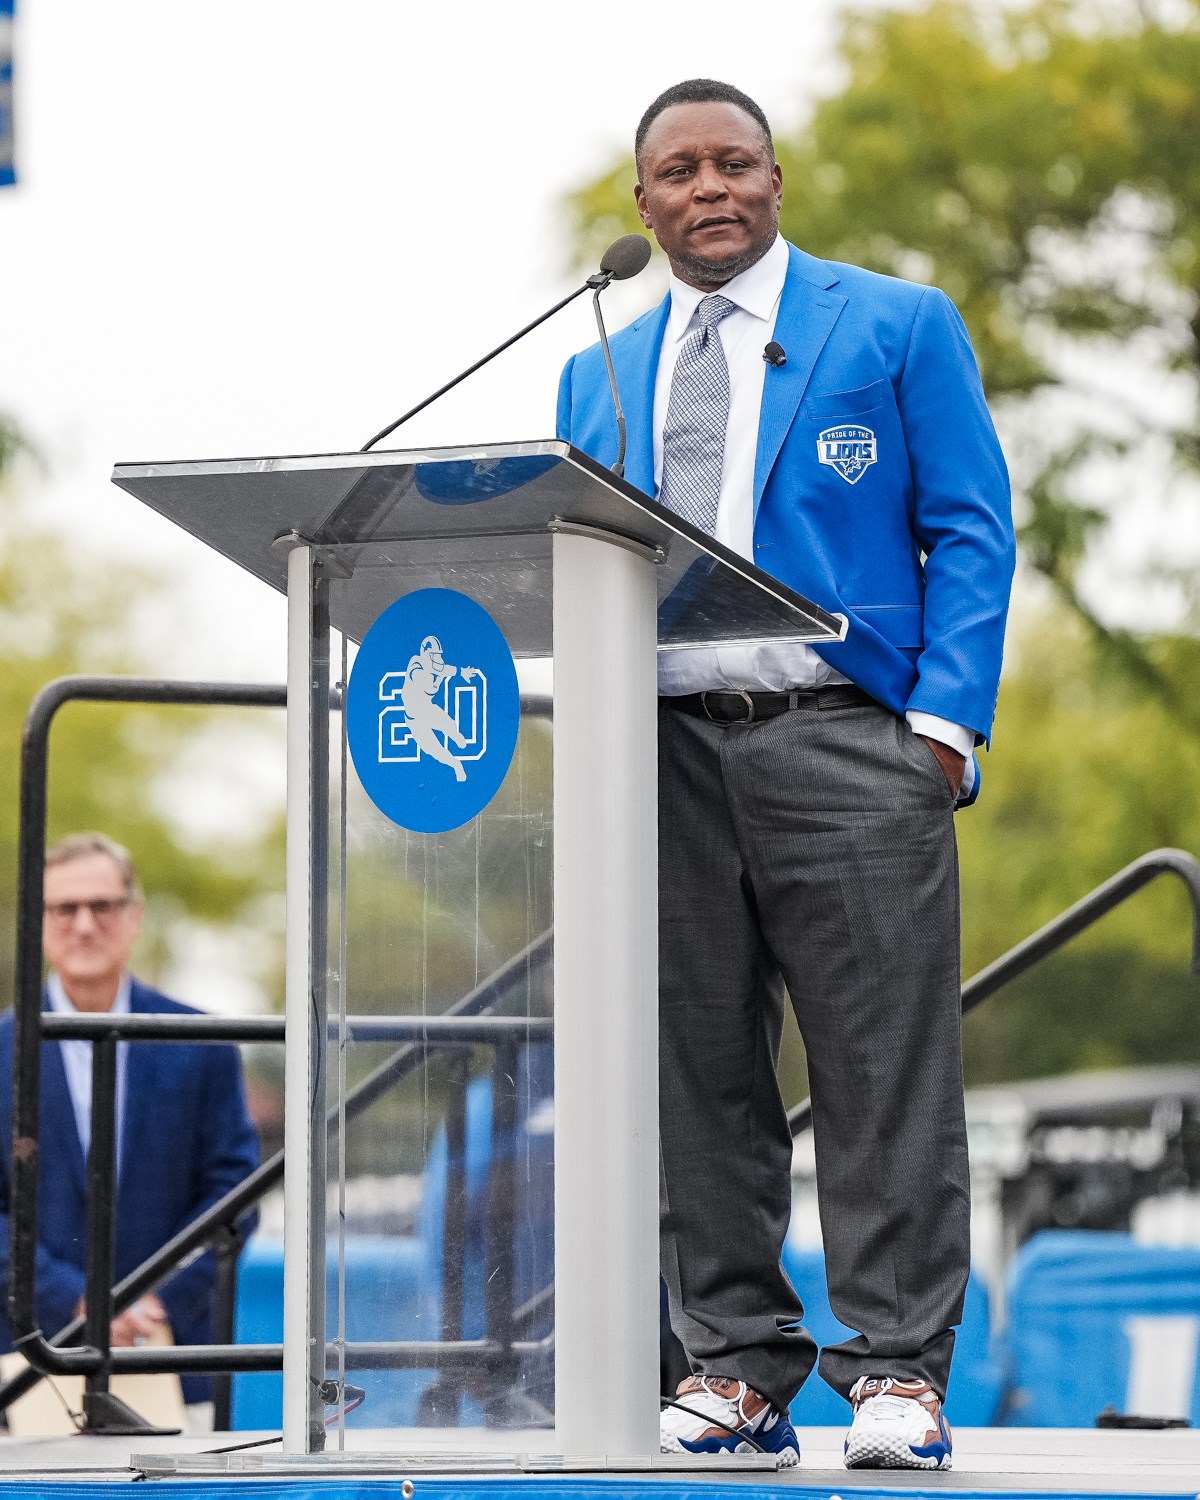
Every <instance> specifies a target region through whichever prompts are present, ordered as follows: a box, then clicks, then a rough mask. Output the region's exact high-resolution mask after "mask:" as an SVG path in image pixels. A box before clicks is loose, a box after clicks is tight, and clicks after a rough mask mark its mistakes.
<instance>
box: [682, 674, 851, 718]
mask: <svg viewBox="0 0 1200 1500" xmlns="http://www.w3.org/2000/svg"><path fill="white" fill-rule="evenodd" d="M658 701H659V703H660V704H661V705H662V706H663V707H664V708H674V709H677V710H678V711H679V712H680V713H682V714H692V715H693V716H694V717H695V718H697V719H708V720H710V721H711V722H712V723H713V724H753V723H755V722H756V721H757V720H759V719H774V718H775V717H776V716H777V715H779V714H786V713H790V712H791V710H792V709H794V708H800V709H805V708H807V709H829V708H856V707H859V706H861V705H864V704H869V703H874V702H875V699H874V698H872V697H871V696H870V694H869V693H864V692H863V690H862V689H861V688H856V687H854V686H853V685H852V684H850V683H846V684H841V683H838V684H835V685H833V686H832V687H819V688H792V689H790V690H789V691H788V692H786V693H750V692H744V691H742V690H741V689H730V688H721V689H719V690H718V689H714V688H710V689H709V690H708V692H706V693H686V694H682V695H681V696H679V697H676V698H660V699H659V700H658Z"/></svg>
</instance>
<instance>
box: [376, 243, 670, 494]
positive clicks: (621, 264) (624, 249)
mask: <svg viewBox="0 0 1200 1500" xmlns="http://www.w3.org/2000/svg"><path fill="white" fill-rule="evenodd" d="M649 259H650V241H649V240H648V239H647V238H646V237H645V235H642V234H623V235H622V236H621V238H620V239H619V240H614V241H613V242H612V244H611V245H610V246H609V247H608V249H607V250H606V251H605V252H604V254H603V255H602V256H601V257H600V269H599V271H598V272H596V273H595V275H592V276H589V277H588V279H587V280H586V281H585V282H584V283H583V285H582V286H580V287H576V288H575V290H574V291H573V292H571V293H569V294H568V295H567V296H565V297H564V298H563V299H562V301H561V302H556V303H555V304H554V306H553V307H551V308H550V309H548V311H546V312H544V313H542V315H541V316H540V317H537V318H534V320H533V322H532V323H526V325H525V327H524V328H522V329H519V330H518V331H517V332H516V333H514V334H513V335H512V337H511V338H507V339H505V340H504V342H503V343H502V344H498V345H497V346H496V348H495V349H493V350H492V351H491V353H490V354H485V355H484V356H483V358H482V359H477V360H476V361H475V363H474V364H473V365H471V366H470V368H469V369H466V370H464V371H463V372H462V374H461V375H456V376H455V377H454V379H453V380H448V381H447V382H446V384H445V385H443V386H440V387H439V388H438V389H437V390H436V391H434V393H433V395H432V396H426V397H425V399H424V401H418V402H417V404H416V406H414V407H411V408H410V409H409V410H408V411H406V412H405V413H404V415H403V416H402V417H397V418H396V420H395V421H394V422H391V423H389V424H388V426H386V427H384V428H382V429H381V430H380V431H379V432H377V433H376V434H375V436H374V437H373V438H371V439H370V441H369V442H366V443H364V444H363V445H362V447H361V448H360V449H359V452H360V453H366V452H367V451H368V450H369V449H371V448H373V447H374V446H375V444H376V443H379V442H382V441H383V439H384V438H385V437H387V436H388V435H389V434H390V433H393V432H395V430H396V428H397V427H400V426H402V425H403V424H404V423H405V422H407V421H408V419H409V418H410V417H415V416H416V415H417V413H418V412H420V411H424V410H425V408H426V407H427V406H432V405H433V403H434V402H435V401H436V400H437V399H438V398H439V397H440V396H444V395H445V394H446V392H447V391H452V390H453V389H454V387H455V386H456V385H459V384H460V383H461V382H462V381H464V380H465V379H466V378H467V376H468V375H474V373H475V371H476V370H481V369H482V368H483V367H484V365H486V364H489V363H490V362H491V361H492V360H493V359H495V358H496V356H497V355H498V354H503V353H504V351H505V350H506V349H509V348H511V347H512V345H513V344H515V343H516V342H517V341H518V339H523V338H524V337H525V335H526V334H527V333H532V332H533V330H534V329H535V328H538V327H540V326H541V325H542V324H543V323H544V322H545V321H546V319H547V318H552V317H553V316H554V314H555V313H556V312H561V311H562V309H563V308H564V307H566V305H567V303H568V302H574V300H575V298H576V297H582V296H583V294H584V292H592V293H594V298H595V305H596V320H597V322H598V323H599V324H600V339H601V343H602V344H603V346H604V359H605V364H606V365H607V368H608V379H609V385H610V388H611V390H612V393H613V401H614V403H615V404H616V406H617V428H618V432H619V435H620V454H619V457H618V460H617V462H618V464H620V465H621V467H620V468H617V469H616V472H617V473H618V474H620V473H622V472H623V470H624V457H625V418H624V415H623V414H622V413H621V410H620V400H619V398H618V397H617V382H616V378H615V376H614V375H613V368H612V360H611V359H610V358H609V353H608V339H607V337H606V335H605V333H604V322H603V319H602V318H601V316H600V293H601V292H602V291H603V290H604V288H605V287H606V286H608V284H609V283H610V282H612V281H628V280H629V278H630V277H631V276H636V275H637V274H638V272H639V271H642V270H645V268H646V263H647V262H648V261H649Z"/></svg>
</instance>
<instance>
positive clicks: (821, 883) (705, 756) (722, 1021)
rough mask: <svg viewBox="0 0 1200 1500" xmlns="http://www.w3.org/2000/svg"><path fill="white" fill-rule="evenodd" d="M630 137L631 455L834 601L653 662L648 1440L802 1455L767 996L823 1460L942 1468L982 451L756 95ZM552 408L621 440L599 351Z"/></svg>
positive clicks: (989, 449) (999, 465) (743, 549)
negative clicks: (808, 1206) (827, 223)
mask: <svg viewBox="0 0 1200 1500" xmlns="http://www.w3.org/2000/svg"><path fill="white" fill-rule="evenodd" d="M635 151H636V156H637V165H638V177H639V182H638V186H637V190H636V196H637V206H638V210H639V212H640V214H641V217H642V221H643V223H644V224H645V225H646V226H647V228H649V229H651V230H652V231H653V232H654V234H655V236H656V238H657V239H658V242H659V244H660V245H661V246H662V248H663V250H664V251H665V252H666V255H667V259H668V261H669V263H670V267H671V285H670V292H669V294H668V296H667V297H666V299H665V300H664V301H663V303H662V304H660V306H659V307H657V308H656V309H654V310H653V311H651V312H649V313H646V314H644V315H643V316H642V317H641V318H639V319H637V320H636V321H635V322H634V323H632V324H631V325H630V326H629V327H628V328H626V329H624V330H623V331H622V332H621V333H619V334H617V335H616V336H615V337H614V338H613V340H612V354H613V360H614V365H615V367H616V369H617V374H618V379H619V380H620V381H621V393H622V399H623V402H624V405H625V409H626V417H627V422H628V432H629V461H628V472H630V473H637V472H639V464H640V471H641V472H643V473H646V474H649V473H651V472H652V473H653V475H654V485H655V492H656V496H657V499H658V501H659V503H660V504H662V505H664V506H666V507H668V508H670V509H672V510H674V511H676V512H677V513H678V514H679V515H681V516H682V517H684V518H685V519H687V520H688V521H690V522H691V523H692V524H693V525H695V526H697V527H699V528H701V529H702V530H704V531H706V532H708V533H710V534H711V535H714V536H715V537H716V538H717V539H718V540H719V541H721V542H723V543H725V544H726V545H727V546H729V547H730V548H732V549H733V550H734V551H736V552H738V553H740V554H741V555H743V556H745V557H748V558H751V559H753V561H754V562H755V563H757V564H758V565H759V566H760V567H762V568H763V569H765V570H766V571H768V572H770V573H772V574H774V575H775V576H777V577H778V578H780V579H781V580H782V581H783V582H785V583H787V584H789V585H790V586H791V587H793V588H794V589H795V590H796V591H797V592H799V593H801V594H803V595H804V596H806V597H808V598H811V599H814V600H816V601H817V602H818V603H820V604H821V605H822V606H823V607H824V608H826V609H829V610H836V611H840V612H842V613H844V614H845V615H846V616H847V618H848V620H849V629H848V633H847V636H846V639H845V640H844V641H843V642H840V643H836V644H833V645H824V644H822V645H820V646H815V647H809V646H805V645H801V644H795V645H787V644H772V645H766V646H764V645H738V644H731V645H730V646H728V647H721V648H717V649H706V650H688V651H678V652H664V653H660V658H659V692H660V711H659V763H660V781H661V784H660V792H659V796H660V915H661V938H660V942H661V950H660V951H661V972H660V992H661V993H660V1025H661V1054H660V1055H661V1112H662V1266H663V1273H664V1275H665V1278H666V1281H667V1286H668V1290H669V1295H670V1307H671V1320H672V1325H673V1327H674V1329H675V1332H676V1333H677V1335H678V1336H679V1338H680V1340H681V1342H682V1344H683V1346H684V1348H685V1350H686V1351H687V1354H688V1358H689V1361H690V1363H691V1367H692V1370H693V1375H692V1376H691V1378H689V1379H688V1380H686V1381H684V1382H683V1384H682V1385H681V1386H680V1388H679V1391H678V1393H677V1397H676V1401H677V1403H678V1404H677V1405H675V1406H668V1407H667V1409H666V1410H665V1411H664V1413H663V1418H662V1446H663V1448H664V1450H666V1451H680V1450H685V1451H692V1452H703V1451H722V1450H724V1451H733V1450H737V1449H738V1448H742V1449H749V1448H752V1447H760V1448H766V1449H768V1450H770V1451H773V1452H776V1453H778V1454H779V1455H780V1457H781V1460H782V1461H783V1462H785V1463H795V1462H797V1461H798V1445H797V1442H796V1438H795V1433H794V1431H793V1429H792V1427H791V1424H790V1422H789V1421H788V1418H787V1410H788V1406H789V1403H790V1402H791V1400H792V1398H793V1397H794V1395H795V1394H796V1392H797V1390H798V1389H799V1388H800V1386H801V1384H802V1383H803V1381H804V1380H805V1379H806V1378H807V1377H808V1376H809V1374H810V1373H811V1371H812V1369H813V1366H814V1364H815V1363H816V1360H817V1350H816V1346H815V1344H814V1341H813V1339H812V1337H811V1335H810V1334H809V1333H808V1332H807V1331H806V1330H805V1328H804V1326H803V1322H802V1318H803V1309H802V1307H801V1305H800V1302H799V1299H798V1298H797V1296H796V1294H795V1292H794V1290H793V1288H792V1287H791V1285H790V1284H789V1282H788V1280H787V1278H786V1276H785V1275H784V1273H783V1271H782V1269H781V1266H780V1254H781V1250H782V1245H783V1240H784V1237H785V1234H786V1232H787V1226H788V1218H789V1211H790V1165H791V1139H790V1135H789V1132H788V1128H787V1121H786V1115H785V1110H784V1106H783V1102H782V1099H781V1097H780V1093H779V1088H778V1084H777V1082H776V1077H775V1062H776V1059H777V1056H778V1048H779V1039H780V1033H781V1026H782V1021H783V1003H784V993H785V989H786V993H787V994H788V995H790V997H791V1001H792V1004H793V1006H794V1008H795V1012H796V1016H797V1019H798V1021H799V1025H800V1029H801V1032H802V1034H803V1037H804V1043H805V1047H806V1050H807V1055H808V1066H809V1075H810V1082H811V1091H812V1104H813V1128H814V1139H815V1146H816V1163H817V1185H818V1191H819V1195H820V1211H821V1223H822V1231H823V1236H824V1241H825V1251H826V1267H827V1275H828V1282H829V1293H830V1300H831V1303H832V1307H833V1310H834V1312H835V1313H836V1315H837V1316H838V1318H840V1320H841V1321H842V1322H843V1323H844V1324H846V1325H847V1326H848V1327H849V1328H851V1329H853V1330H854V1331H855V1334H854V1337H852V1338H851V1339H849V1340H847V1341H846V1342H845V1343H842V1344H840V1345H838V1346H836V1347H831V1348H826V1349H824V1350H823V1351H822V1352H821V1356H820V1373H821V1375H822V1376H823V1377H824V1378H825V1380H827V1381H828V1382H829V1383H830V1385H832V1386H833V1387H834V1388H835V1389H836V1390H838V1391H840V1392H841V1393H842V1394H843V1395H844V1396H845V1397H846V1398H847V1400H848V1401H849V1402H850V1404H851V1408H852V1411H853V1420H852V1424H851V1427H850V1431H849V1433H848V1436H847V1441H846V1463H847V1465H848V1466H850V1467H903V1468H948V1467H949V1466H950V1458H951V1437H950V1430H949V1428H948V1426H947V1424H946V1420H945V1417H944V1416H943V1414H942V1401H943V1399H944V1397H945V1393H946V1383H947V1379H948V1376H949V1371H950V1361H951V1353H952V1350H953V1345H954V1332H953V1328H954V1325H955V1324H956V1323H957V1322H958V1321H959V1319H960V1318H961V1315H962V1306H963V1293H964V1288H965V1285H966V1279H967V1274H968V1269H969V1213H970V1198H969V1184H968V1175H967V1149H966V1133H965V1124H964V1114H963V1096H962V1065H961V1043H960V1007H959V982H960V972H959V913H958V874H957V855H956V848H955V839H954V829H953V813H954V810H955V808H956V807H958V806H964V805H966V804H967V803H969V802H971V801H973V800H974V798H975V797H976V795H977V794H978V790H979V768H978V764H977V762H976V760H975V757H974V748H975V746H976V745H978V744H986V743H987V741H988V737H989V735H990V733H991V724H992V715H993V712H994V707H995V701H996V689H997V683H998V680H999V673H1000V660H1001V652H1002V647H1003V638H1004V625H1005V616H1006V612H1007V608H1008V596H1009V588H1010V584H1011V579H1012V572H1013V564H1014V544H1013V532H1012V522H1011V514H1010V502H1009V490H1008V480H1007V473H1006V470H1005V465H1004V460H1003V457H1002V455H1001V452H1000V448H999V445H998V443H997V440H996V435H995V431H994V429H993V427H992V423H991V420H990V418H989V416H988V412H987V408H986V406H985V404H984V399H983V392H982V388H981V384H980V380H979V374H978V370H977V368H976V365H975V361H974V357H973V354H972V352H971V347H970V343H969V340H968V337H967V334H966V330H965V329H964V327H963V324H962V321H961V319H960V318H959V316H958V314H957V312H956V311H955V309H954V308H953V306H952V305H951V303H950V302H949V301H948V299H947V298H946V297H945V296H944V295H943V294H942V293H941V292H940V291H938V290H936V289H935V288H931V287H924V286H918V285H913V284H910V283H907V282H902V281H897V280H893V279H891V278H888V277H883V276H878V275H875V274H873V273H870V272H867V271H864V270H861V269H859V268H857V267H853V266H848V265H834V264H830V263H827V262H825V261H821V260H818V259H816V258H814V257H813V256H811V255H807V254H805V252H804V251H802V250H800V249H799V248H797V247H796V246H794V245H789V244H788V243H787V242H786V241H784V240H783V239H782V238H781V237H780V234H779V207H780V203H781V201H782V191H783V183H782V174H781V172H780V169H779V166H778V165H777V164H776V162H775V158H774V148H773V144H772V139H771V131H770V126H769V124H768V122H767V120H766V118H765V116H764V115H763V113H762V111H761V109H759V107H758V106H757V105H756V104H755V103H754V102H753V100H751V99H749V98H747V97H746V96H745V95H744V94H742V93H741V92H740V91H738V90H737V89H734V88H732V87H731V86H729V85H727V84H723V83H718V82H714V81H713V80H710V79H693V80H690V81H688V82H685V83H681V84H678V85H676V86H675V87H673V88H671V89H668V90H667V91H666V92H665V93H664V94H662V95H660V97H659V98H658V99H656V100H655V101H654V103H653V104H651V105H650V107H649V109H648V110H647V111H646V113H645V115H644V116H643V117H642V120H641V123H640V125H639V126H638V130H637V136H636V143H635ZM631 372H636V377H633V376H632V374H631ZM622 375H624V379H622ZM558 426H559V436H560V437H563V438H568V439H569V440H570V441H571V442H572V443H574V444H575V445H576V446H578V447H580V448H582V449H584V450H585V451H586V452H588V453H589V454H591V455H592V457H594V458H595V459H597V460H598V461H600V462H604V463H611V462H612V460H613V458H614V457H615V453H616V441H617V435H616V427H615V423H614V420H613V414H612V406H611V402H610V396H609V388H608V382H607V379H606V374H605V367H604V363H603V360H602V358H601V353H600V350H599V348H598V347H594V348H592V349H589V350H587V351H586V352H584V353H583V354H580V355H577V356H576V357H575V358H574V359H572V360H571V361H570V362H569V363H568V365H567V367H566V369H565V371H564V373H563V378H562V383H561V387H560V397H559V424H558ZM651 456H652V460H653V461H652V463H651V462H650V460H651Z"/></svg>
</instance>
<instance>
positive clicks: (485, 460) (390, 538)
mask: <svg viewBox="0 0 1200 1500" xmlns="http://www.w3.org/2000/svg"><path fill="white" fill-rule="evenodd" d="M113 482H114V483H115V484H117V485H119V486H120V487H121V488H122V489H124V490H126V491H128V492H129V493H130V494H131V495H133V496H135V497H136V498H137V499H138V500H141V501H142V502H143V503H145V504H146V505H149V506H150V507H151V508H152V509H154V510H156V511H158V512H159V514H160V515H163V516H165V517H166V518H167V519H168V520H170V521H172V522H174V523H175V524H176V525H178V526H181V527H182V528H183V529H184V530H185V531H189V532H190V533H191V534H192V535H193V536H195V537H197V538H198V539H199V540H200V541H202V542H204V543H205V544H206V545H207V546H210V547H212V548H214V549H215V550H216V551H217V552H220V553H222V554H223V555H224V556H225V557H228V558H230V559H231V560H232V561H233V562H235V563H237V564H239V566H241V567H243V568H246V569H247V570H248V571H249V572H251V573H253V574H254V575H255V576H256V577H258V578H261V579H262V580H263V582H265V583H268V584H270V585H271V586H272V587H274V588H277V589H280V590H281V591H286V588H287V552H288V550H289V548H290V547H291V546H292V545H294V544H295V542H296V541H297V540H299V541H301V542H305V543H308V544H310V545H311V546H313V547H315V548H317V549H318V550H319V553H320V555H321V557H322V558H323V559H324V560H325V561H326V563H327V574H328V576H329V578H330V580H331V582H330V593H329V607H330V623H331V624H332V625H333V626H334V628H335V629H337V630H340V631H343V632H345V633H346V634H347V635H349V636H350V637H351V639H353V640H361V639H362V637H363V635H364V633H365V632H366V631H367V630H368V629H369V627H370V626H371V624H372V622H373V621H374V620H375V619H376V617H377V616H378V615H379V614H380V613H381V612H382V610H383V609H385V608H386V607H387V605H388V604H390V603H391V602H392V601H393V600H394V599H397V598H399V597H400V596H401V595H402V594H406V593H409V592H411V591H412V590H414V589H417V588H429V587H444V588H454V589H458V590H460V591H461V592H463V593H466V594H469V595H470V596H471V597H473V598H474V599H476V600H477V601H478V602H479V603H480V604H482V605H483V606H484V608H486V609H488V610H489V611H490V612H491V613H492V615H493V616H494V618H495V619H496V620H497V623H498V624H499V625H500V627H501V629H502V630H503V631H504V633H505V636H506V637H507V639H508V642H509V645H510V647H511V649H512V650H513V652H514V653H515V654H516V655H518V656H548V655H550V654H551V646H552V642H551V607H550V605H551V542H552V537H553V534H554V532H555V531H578V530H583V531H585V532H588V533H594V534H601V533H602V534H604V535H605V536H606V537H607V538H608V539H610V540H612V541H614V542H616V543H617V544H624V545H632V546H635V547H644V548H646V549H648V550H649V551H650V552H651V553H653V554H654V556H655V558H656V560H657V561H658V563H659V566H658V567H657V569H656V575H657V578H658V601H659V603H658V624H659V647H660V649H662V648H664V647H669V648H686V647H696V646H711V645H716V644H720V643H731V642H739V643H752V642H768V641H776V642H783V641H810V642H819V641H835V640H839V639H841V638H842V637H843V636H844V634H845V629H846V625H845V620H844V619H843V617H842V616H840V615H833V614H829V613H827V612H826V611H825V610H823V609H821V608H820V607H819V606H818V605H816V604H814V603H812V602H811V601H810V600H807V599H804V598H802V597H801V596H800V595H799V594H796V593H794V592H793V591H792V590H791V589H789V588H787V587H786V585H784V584H782V583H780V582H779V581H778V580H777V579H774V578H772V577H771V576H770V575H769V574H767V573H764V572H762V571H761V570H760V569H758V568H756V567H754V566H753V564H751V563H749V562H748V561H746V559H745V558H742V557H739V556H738V555H737V554H736V553H734V552H731V551H730V550H729V549H728V548H727V547H724V546H722V545H721V544H720V543H719V542H717V541H715V540H714V539H713V538H712V537H710V536H706V535H705V534H704V533H703V532H701V531H698V530H697V529H696V528H695V527H694V526H691V525H690V524H689V523H688V522H687V521H685V520H683V519H682V518H681V517H680V516H677V515H675V514H674V513H673V512H671V511H668V510H664V509H663V508H662V507H661V506H660V505H657V504H656V503H655V502H654V501H653V500H651V499H650V498H649V497H648V496H646V495H644V494H642V493H641V491H639V490H636V489H634V488H633V487H632V486H631V485H629V484H627V483H626V482H625V481H624V480H622V479H618V478H617V477H616V476H615V475H614V474H613V473H611V471H609V470H608V469H605V468H603V467H601V466H600V465H599V464H597V463H595V462H594V461H593V460H592V459H590V458H589V457H588V456H587V455H586V454H584V453H581V452H579V450H578V449H576V448H572V447H571V446H570V445H569V444H567V443H563V442H558V441H546V442H531V443H496V444H488V445H483V446H477V447H464V448H430V449H424V450H420V451H412V452H390V453H389V452H383V453H380V452H372V453H353V454H320V455H316V456H310V457H296V458H245V459H208V460H203V461H200V462H171V463H123V464H118V465H117V466H116V468H115V469H114V471H113Z"/></svg>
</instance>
